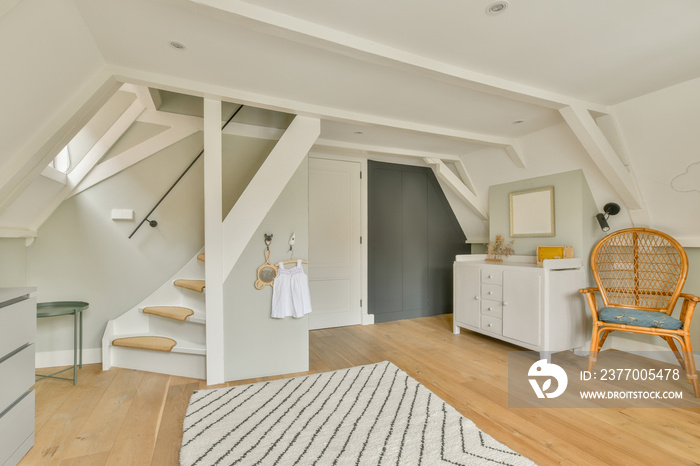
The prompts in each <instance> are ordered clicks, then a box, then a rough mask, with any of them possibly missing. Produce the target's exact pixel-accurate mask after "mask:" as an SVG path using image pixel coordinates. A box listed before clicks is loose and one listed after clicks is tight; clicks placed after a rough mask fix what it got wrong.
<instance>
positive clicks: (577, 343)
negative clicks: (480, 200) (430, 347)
mask: <svg viewBox="0 0 700 466" xmlns="http://www.w3.org/2000/svg"><path fill="white" fill-rule="evenodd" d="M484 257H485V256H482V255H463V256H457V260H456V261H455V263H454V321H453V330H454V333H455V334H458V333H460V328H465V329H468V330H472V331H475V332H479V333H483V334H484V335H488V336H491V337H494V338H498V339H501V340H504V341H507V342H509V343H513V344H515V345H518V346H521V347H523V348H527V349H530V350H534V351H539V352H542V353H551V352H557V351H564V350H568V349H574V348H580V347H583V346H584V345H585V338H586V331H585V330H586V314H585V308H584V302H583V300H582V299H581V296H580V295H579V293H578V290H579V288H584V287H585V286H586V276H585V270H584V268H583V265H582V263H581V260H580V259H559V260H551V261H545V262H544V266H543V267H538V266H537V264H536V263H535V259H534V257H532V258H530V257H528V256H518V257H515V258H509V259H507V261H506V262H502V263H491V262H486V261H484Z"/></svg>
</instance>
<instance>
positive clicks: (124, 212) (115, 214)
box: [112, 209, 134, 220]
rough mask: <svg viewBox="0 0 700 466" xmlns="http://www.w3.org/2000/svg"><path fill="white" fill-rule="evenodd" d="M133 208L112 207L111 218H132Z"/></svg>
mask: <svg viewBox="0 0 700 466" xmlns="http://www.w3.org/2000/svg"><path fill="white" fill-rule="evenodd" d="M133 219H134V211H133V209H112V220H133Z"/></svg>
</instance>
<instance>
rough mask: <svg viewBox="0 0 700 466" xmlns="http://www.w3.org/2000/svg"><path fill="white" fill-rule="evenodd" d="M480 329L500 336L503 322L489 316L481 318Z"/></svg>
mask: <svg viewBox="0 0 700 466" xmlns="http://www.w3.org/2000/svg"><path fill="white" fill-rule="evenodd" d="M481 329H482V330H486V331H488V332H492V333H496V334H498V335H501V334H502V333H503V321H502V320H501V319H497V318H496V317H491V316H485V315H482V316H481Z"/></svg>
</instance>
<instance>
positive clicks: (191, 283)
mask: <svg viewBox="0 0 700 466" xmlns="http://www.w3.org/2000/svg"><path fill="white" fill-rule="evenodd" d="M174 284H175V286H179V287H180V288H186V289H188V290H192V291H196V292H197V293H201V292H203V291H204V288H205V284H204V280H175V282H174Z"/></svg>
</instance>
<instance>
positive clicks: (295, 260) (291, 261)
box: [279, 259, 309, 265]
mask: <svg viewBox="0 0 700 466" xmlns="http://www.w3.org/2000/svg"><path fill="white" fill-rule="evenodd" d="M297 261H298V259H290V260H288V261H282V262H279V263H280V264H284V265H286V264H296V263H297ZM301 263H302V264H308V263H309V261H307V260H304V259H301Z"/></svg>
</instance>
